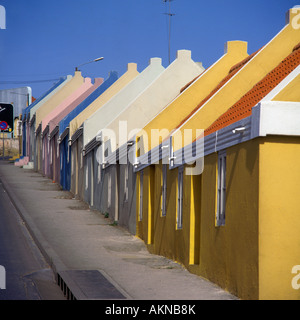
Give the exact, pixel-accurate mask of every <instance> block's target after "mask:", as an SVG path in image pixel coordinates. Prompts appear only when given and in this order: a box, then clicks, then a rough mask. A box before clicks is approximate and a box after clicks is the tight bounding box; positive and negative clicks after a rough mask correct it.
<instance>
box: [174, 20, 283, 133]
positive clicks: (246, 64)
mask: <svg viewBox="0 0 300 320" xmlns="http://www.w3.org/2000/svg"><path fill="white" fill-rule="evenodd" d="M285 28H287V25H286V26H285V27H284V28H283V29H282V30H281V31H280V32H279V33H277V35H275V37H273V38H272V40H270V41H269V42H268V43H267V44H266V45H265V46H264V47H263V48H262V49H261V50H260V51H259V52H257V53H256V54H255V55H254V56H253V57H252V59H250V60H249V61H248V62H247V63H245V64H244V65H243V67H242V68H241V69H240V70H239V71H238V72H237V73H236V74H235V75H234V76H233V77H231V78H230V79H229V80H228V81H227V82H226V84H225V85H224V86H222V87H221V88H220V89H219V90H218V91H217V92H215V93H214V94H213V95H212V96H211V97H210V98H209V99H208V100H207V101H206V102H205V103H204V104H203V105H202V106H201V107H200V108H199V109H198V110H197V111H195V112H194V113H193V114H192V115H191V117H189V118H188V119H187V120H186V121H185V122H184V123H183V124H182V125H181V126H180V127H179V128H177V129H176V130H175V131H174V132H173V133H172V135H174V134H175V133H176V132H177V131H179V130H181V128H182V127H184V125H185V124H186V123H187V122H189V121H190V120H191V119H192V118H193V117H194V116H196V114H197V113H198V112H199V111H200V110H202V109H203V108H204V107H205V106H206V105H207V104H208V103H209V102H210V101H211V100H212V99H214V98H215V97H216V96H217V95H218V94H219V92H220V91H222V90H223V89H224V87H226V86H228V84H229V83H230V82H232V81H233V79H235V78H236V77H238V76H239V74H240V73H241V72H242V71H243V70H244V69H245V68H246V67H247V66H248V64H249V63H251V62H252V61H253V59H254V58H256V57H258V56H259V55H260V54H262V52H263V51H264V49H265V48H266V47H267V46H268V45H269V44H270V43H271V42H272V41H273V40H274V39H275V38H276V37H278V36H279V34H280V33H282V32H283V31H284V29H285ZM249 57H250V56H249ZM246 59H247V58H246Z"/></svg>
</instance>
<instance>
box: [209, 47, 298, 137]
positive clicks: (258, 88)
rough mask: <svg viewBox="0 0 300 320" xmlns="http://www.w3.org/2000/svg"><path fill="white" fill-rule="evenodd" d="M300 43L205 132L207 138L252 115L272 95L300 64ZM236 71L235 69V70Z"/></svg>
mask: <svg viewBox="0 0 300 320" xmlns="http://www.w3.org/2000/svg"><path fill="white" fill-rule="evenodd" d="M299 49H300V43H299V44H298V45H296V46H295V47H294V49H293V52H292V53H291V54H290V55H289V56H288V57H286V58H285V59H284V60H283V61H282V62H281V63H280V64H279V65H278V66H277V67H276V68H275V69H274V70H272V71H271V72H270V73H269V74H267V75H266V76H265V77H264V78H263V79H262V80H261V81H259V82H258V83H257V84H256V85H255V86H254V87H253V88H252V89H251V90H250V91H248V92H247V93H246V94H245V95H244V96H243V97H242V98H241V99H240V100H239V101H238V102H237V103H236V104H234V105H233V106H232V107H231V108H230V109H228V111H226V112H225V113H224V114H223V115H222V116H220V117H219V118H218V119H217V120H216V121H215V122H214V123H213V124H212V125H211V126H210V127H209V128H207V129H206V130H205V131H204V135H205V136H207V135H209V134H211V133H213V132H215V131H217V130H220V129H221V128H224V127H226V126H228V125H230V124H232V123H234V122H236V121H238V120H241V119H244V118H246V117H248V116H250V115H251V113H252V108H253V107H255V106H256V105H257V103H259V102H260V101H261V100H262V99H263V98H264V97H265V96H266V95H267V94H268V93H270V92H271V91H272V90H273V89H274V88H275V87H276V86H277V85H278V84H279V83H280V82H281V81H282V80H283V79H285V78H286V77H287V76H288V75H289V74H290V73H291V72H292V71H293V70H294V69H296V68H297V66H298V65H299V64H300V50H299ZM233 69H234V68H233Z"/></svg>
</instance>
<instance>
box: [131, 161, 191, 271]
mask: <svg viewBox="0 0 300 320" xmlns="http://www.w3.org/2000/svg"><path fill="white" fill-rule="evenodd" d="M177 176H178V169H175V170H172V171H170V170H168V173H167V213H166V216H165V217H162V215H161V192H162V185H161V181H162V180H161V177H162V165H155V166H151V167H147V168H146V169H144V198H143V220H142V221H139V220H138V210H139V201H137V221H138V223H137V225H138V228H137V236H138V237H140V238H141V239H143V240H144V242H145V243H146V244H147V245H148V250H149V251H150V252H151V253H154V254H158V255H162V256H165V257H167V258H169V259H172V260H174V261H178V262H180V263H182V264H184V265H186V266H187V265H188V264H189V225H190V220H189V212H190V210H189V206H190V197H189V192H186V193H185V194H184V200H183V207H184V208H183V213H184V216H183V228H182V229H181V230H176V215H177ZM137 179H138V187H139V179H140V178H139V175H138V178H137ZM190 181H191V179H190V176H186V175H185V176H184V182H183V183H184V186H186V187H187V189H188V190H190V189H191V188H190ZM149 190H152V192H150V193H149ZM138 196H139V192H138Z"/></svg>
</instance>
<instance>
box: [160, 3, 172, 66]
mask: <svg viewBox="0 0 300 320" xmlns="http://www.w3.org/2000/svg"><path fill="white" fill-rule="evenodd" d="M171 1H173V0H163V2H165V3H167V2H169V12H168V13H165V14H166V15H168V16H169V64H170V63H171V18H172V17H173V16H175V13H171Z"/></svg>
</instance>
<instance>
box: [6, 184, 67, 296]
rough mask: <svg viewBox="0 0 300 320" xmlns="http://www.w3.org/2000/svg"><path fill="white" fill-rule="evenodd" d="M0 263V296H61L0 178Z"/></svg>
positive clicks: (52, 276)
mask: <svg viewBox="0 0 300 320" xmlns="http://www.w3.org/2000/svg"><path fill="white" fill-rule="evenodd" d="M0 266H3V267H4V268H5V271H6V279H5V280H6V289H2V290H0V300H64V296H63V294H62V292H61V290H60V288H59V287H58V286H57V285H56V283H55V282H54V275H53V272H52V270H51V269H50V268H49V266H48V265H47V263H46V261H45V260H44V258H43V256H42V254H41V253H40V251H39V249H38V247H37V246H36V245H35V243H34V241H33V239H32V238H31V236H30V234H29V232H28V230H27V228H26V226H25V224H24V222H23V221H22V219H21V218H20V216H19V215H18V213H17V211H16V209H15V207H14V206H13V204H12V203H11V201H10V199H9V197H8V195H7V194H6V192H5V190H4V188H3V185H2V182H1V181H0ZM0 283H1V282H0Z"/></svg>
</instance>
